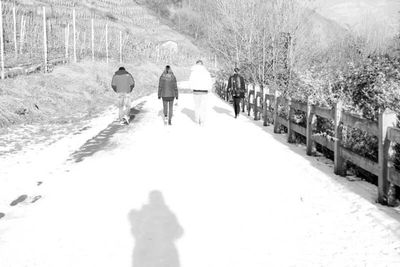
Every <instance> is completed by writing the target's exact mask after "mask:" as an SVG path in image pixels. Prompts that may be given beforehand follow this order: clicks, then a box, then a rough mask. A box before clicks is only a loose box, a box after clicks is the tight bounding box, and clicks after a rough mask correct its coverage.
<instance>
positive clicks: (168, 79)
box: [158, 72, 178, 98]
mask: <svg viewBox="0 0 400 267" xmlns="http://www.w3.org/2000/svg"><path fill="white" fill-rule="evenodd" d="M160 97H175V98H178V85H177V82H176V78H175V75H174V74H173V73H165V72H164V73H163V74H162V75H161V77H160V82H159V84H158V98H160Z"/></svg>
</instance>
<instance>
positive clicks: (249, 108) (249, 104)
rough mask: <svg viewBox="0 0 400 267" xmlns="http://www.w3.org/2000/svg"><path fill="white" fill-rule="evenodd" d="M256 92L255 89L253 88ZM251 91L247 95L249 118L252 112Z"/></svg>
mask: <svg viewBox="0 0 400 267" xmlns="http://www.w3.org/2000/svg"><path fill="white" fill-rule="evenodd" d="M253 90H254V87H253ZM250 92H251V90H249V92H248V94H247V116H250V111H251V102H250V97H251V93H250Z"/></svg>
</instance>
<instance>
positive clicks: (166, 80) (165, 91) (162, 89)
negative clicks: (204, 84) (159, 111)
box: [158, 66, 178, 125]
mask: <svg viewBox="0 0 400 267" xmlns="http://www.w3.org/2000/svg"><path fill="white" fill-rule="evenodd" d="M160 98H162V100H163V111H164V123H165V124H166V123H167V120H168V124H169V125H171V119H172V115H173V105H174V99H178V85H177V82H176V78H175V75H174V73H173V72H172V69H171V67H170V66H166V67H165V70H164V72H163V73H162V75H161V77H160V82H159V84H158V99H160Z"/></svg>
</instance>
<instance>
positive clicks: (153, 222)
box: [129, 191, 183, 267]
mask: <svg viewBox="0 0 400 267" xmlns="http://www.w3.org/2000/svg"><path fill="white" fill-rule="evenodd" d="M129 220H130V222H131V226H132V234H133V236H134V238H135V248H134V250H133V267H179V266H180V263H179V256H178V250H177V249H176V247H175V243H174V242H175V241H176V240H177V239H178V238H180V237H181V236H182V235H183V229H182V227H181V226H180V225H179V223H178V220H177V218H176V216H175V215H174V214H173V213H172V212H171V210H170V209H169V208H168V206H167V205H166V204H165V202H164V198H163V195H162V193H161V192H160V191H152V192H150V194H149V203H148V204H145V205H143V207H142V208H141V209H140V210H132V211H131V212H130V213H129Z"/></svg>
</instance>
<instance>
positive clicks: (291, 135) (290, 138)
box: [287, 98, 294, 143]
mask: <svg viewBox="0 0 400 267" xmlns="http://www.w3.org/2000/svg"><path fill="white" fill-rule="evenodd" d="M288 105H289V116H288V127H287V131H288V136H287V141H288V143H293V142H294V131H293V127H292V123H293V122H292V118H293V113H294V112H293V111H294V109H293V108H292V98H289V99H288Z"/></svg>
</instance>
